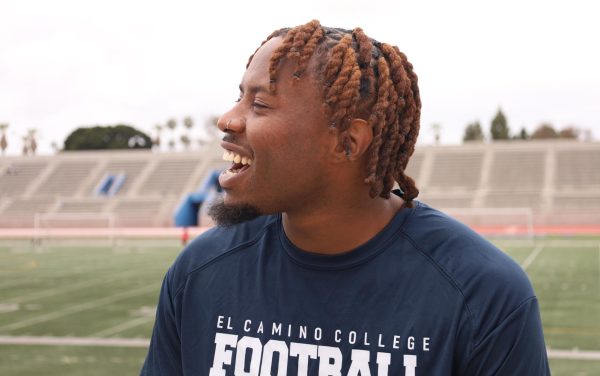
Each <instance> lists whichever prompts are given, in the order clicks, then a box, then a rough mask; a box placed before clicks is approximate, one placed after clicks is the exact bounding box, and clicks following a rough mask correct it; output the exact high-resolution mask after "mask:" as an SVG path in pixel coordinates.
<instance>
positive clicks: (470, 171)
mask: <svg viewBox="0 0 600 376" xmlns="http://www.w3.org/2000/svg"><path fill="white" fill-rule="evenodd" d="M221 155H222V150H221V149H220V147H218V145H207V146H206V147H205V148H204V149H203V150H202V151H193V152H180V153H155V152H150V151H118V152H109V151H101V152H65V153H59V154H57V155H54V156H38V157H3V158H0V227H31V226H33V221H34V214H35V213H56V214H65V215H70V214H77V213H81V214H88V213H98V214H103V215H113V216H114V218H115V223H116V225H117V226H123V227H140V226H143V227H146V226H150V227H154V226H160V227H162V226H170V225H172V215H173V211H174V210H175V208H176V207H177V205H178V204H179V203H180V202H181V200H182V199H183V198H184V197H185V196H186V195H187V194H189V193H191V192H194V191H195V190H196V189H197V188H198V186H199V185H200V183H201V182H202V180H203V179H204V177H205V176H206V174H207V173H209V172H210V171H212V170H213V169H222V168H224V167H226V166H228V165H229V163H227V162H223V161H222V160H221ZM117 174H123V175H124V176H125V180H124V182H123V185H122V186H121V187H120V189H119V190H117V191H116V192H114V194H112V195H104V196H102V195H98V193H97V188H98V187H99V186H100V185H101V183H102V182H103V181H104V179H106V178H107V176H111V175H117ZM407 174H408V175H409V176H411V177H413V178H414V179H415V181H416V182H417V186H418V188H419V189H420V191H421V194H420V195H419V200H422V201H423V202H426V203H428V204H430V205H432V206H434V207H437V208H440V209H444V208H467V209H469V208H470V209H485V208H530V209H531V211H532V213H533V214H534V216H535V222H536V224H600V143H591V142H574V141H564V140H562V141H547V142H518V141H511V142H495V143H493V144H492V143H467V144H464V145H454V146H423V145H418V146H417V148H416V152H415V154H414V155H413V157H412V159H411V161H410V162H409V164H408V167H407Z"/></svg>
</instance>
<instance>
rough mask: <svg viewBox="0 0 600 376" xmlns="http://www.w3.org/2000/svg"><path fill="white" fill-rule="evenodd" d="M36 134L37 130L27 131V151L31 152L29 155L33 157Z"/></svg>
mask: <svg viewBox="0 0 600 376" xmlns="http://www.w3.org/2000/svg"><path fill="white" fill-rule="evenodd" d="M36 133H37V129H34V128H32V129H30V130H28V131H27V138H29V150H30V151H31V155H35V151H36V150H37V142H36V140H35V134H36Z"/></svg>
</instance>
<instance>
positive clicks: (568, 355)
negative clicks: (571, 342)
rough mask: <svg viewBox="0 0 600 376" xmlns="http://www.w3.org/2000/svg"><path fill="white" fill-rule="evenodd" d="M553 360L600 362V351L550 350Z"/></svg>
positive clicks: (549, 354) (549, 355)
mask: <svg viewBox="0 0 600 376" xmlns="http://www.w3.org/2000/svg"><path fill="white" fill-rule="evenodd" d="M548 357H549V358H551V359H575V360H600V351H582V350H558V349H548Z"/></svg>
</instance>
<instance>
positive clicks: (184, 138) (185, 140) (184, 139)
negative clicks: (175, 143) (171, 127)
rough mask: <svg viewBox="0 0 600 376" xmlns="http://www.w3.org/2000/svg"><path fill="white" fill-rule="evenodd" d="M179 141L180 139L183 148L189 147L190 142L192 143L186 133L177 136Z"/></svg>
mask: <svg viewBox="0 0 600 376" xmlns="http://www.w3.org/2000/svg"><path fill="white" fill-rule="evenodd" d="M179 141H181V143H182V144H183V148H184V149H185V150H188V149H189V148H190V144H191V143H192V140H190V138H189V137H188V135H187V134H182V135H181V137H180V138H179Z"/></svg>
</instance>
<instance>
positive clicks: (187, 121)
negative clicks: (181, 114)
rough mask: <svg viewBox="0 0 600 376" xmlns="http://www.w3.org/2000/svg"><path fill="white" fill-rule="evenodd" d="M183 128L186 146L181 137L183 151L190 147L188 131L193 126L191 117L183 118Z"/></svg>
mask: <svg viewBox="0 0 600 376" xmlns="http://www.w3.org/2000/svg"><path fill="white" fill-rule="evenodd" d="M183 126H184V127H185V129H186V134H185V138H186V140H187V144H186V143H185V142H184V141H183V136H182V137H181V142H182V143H183V146H184V147H185V150H187V149H188V148H189V147H190V144H191V140H192V139H191V138H190V130H191V129H192V127H193V126H194V120H192V117H191V116H186V117H185V118H183Z"/></svg>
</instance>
